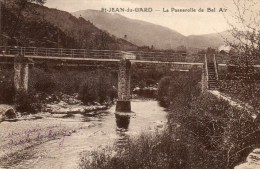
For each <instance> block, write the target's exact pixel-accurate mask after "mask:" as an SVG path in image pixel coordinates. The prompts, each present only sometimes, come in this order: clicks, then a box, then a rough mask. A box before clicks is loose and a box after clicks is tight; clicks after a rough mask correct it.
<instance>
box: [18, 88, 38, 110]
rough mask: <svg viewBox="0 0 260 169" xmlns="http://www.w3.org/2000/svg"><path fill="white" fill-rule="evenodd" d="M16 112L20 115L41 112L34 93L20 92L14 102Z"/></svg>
mask: <svg viewBox="0 0 260 169" xmlns="http://www.w3.org/2000/svg"><path fill="white" fill-rule="evenodd" d="M15 105H16V110H17V111H19V112H21V113H22V114H29V113H38V112H39V111H40V110H41V103H40V100H38V98H36V97H35V95H34V93H30V92H29V93H28V94H26V93H23V92H20V93H19V94H17V96H16V100H15Z"/></svg>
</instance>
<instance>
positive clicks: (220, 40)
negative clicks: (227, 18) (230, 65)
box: [186, 31, 234, 48]
mask: <svg viewBox="0 0 260 169" xmlns="http://www.w3.org/2000/svg"><path fill="white" fill-rule="evenodd" d="M225 38H226V39H228V40H233V39H234V38H233V37H232V35H231V34H230V33H229V32H228V31H224V32H220V33H212V34H205V35H190V36H187V38H186V45H187V46H188V47H191V48H207V47H214V48H218V47H220V46H222V45H223V44H225Z"/></svg>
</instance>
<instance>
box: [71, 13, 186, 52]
mask: <svg viewBox="0 0 260 169" xmlns="http://www.w3.org/2000/svg"><path fill="white" fill-rule="evenodd" d="M72 14H73V15H74V16H76V17H79V16H82V17H83V18H85V19H86V20H89V21H90V22H92V23H93V24H94V25H95V26H97V27H98V28H100V29H102V30H106V31H108V32H109V33H111V34H113V35H115V36H117V37H120V38H124V37H125V35H126V37H125V38H126V39H127V40H128V41H130V42H132V43H134V44H136V45H138V46H152V45H153V46H154V47H155V48H160V49H172V48H175V47H177V46H179V45H182V44H185V36H183V35H182V34H180V33H178V32H176V31H174V30H171V29H169V28H166V27H163V26H159V25H155V24H152V23H149V22H144V21H140V20H134V19H129V18H127V17H124V16H122V15H119V14H109V13H104V12H100V11H96V10H84V11H78V12H75V13H72Z"/></svg>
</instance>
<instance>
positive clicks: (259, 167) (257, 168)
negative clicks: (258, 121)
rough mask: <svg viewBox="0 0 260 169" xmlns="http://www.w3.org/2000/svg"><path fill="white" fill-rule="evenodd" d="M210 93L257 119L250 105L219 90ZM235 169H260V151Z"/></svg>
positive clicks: (249, 156) (252, 153) (255, 152)
mask: <svg viewBox="0 0 260 169" xmlns="http://www.w3.org/2000/svg"><path fill="white" fill-rule="evenodd" d="M209 93H211V94H213V95H215V96H216V97H218V98H221V99H223V100H226V101H228V102H229V103H230V105H232V106H236V107H238V108H239V109H245V110H246V111H247V112H249V113H250V114H251V116H252V117H253V118H254V119H255V118H256V117H257V113H256V112H255V110H254V109H253V107H252V106H250V105H248V104H247V103H244V102H241V101H237V100H236V101H235V99H232V98H231V97H229V96H227V95H225V94H224V93H221V92H219V91H217V90H210V91H209ZM234 169H260V149H259V148H257V149H254V150H253V151H252V152H251V153H250V154H249V155H248V157H247V158H246V162H245V163H243V164H240V165H238V166H236V167H235V168H234Z"/></svg>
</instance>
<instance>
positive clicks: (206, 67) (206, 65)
mask: <svg viewBox="0 0 260 169" xmlns="http://www.w3.org/2000/svg"><path fill="white" fill-rule="evenodd" d="M205 73H206V86H207V89H208V81H209V73H208V60H207V54H205Z"/></svg>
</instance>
